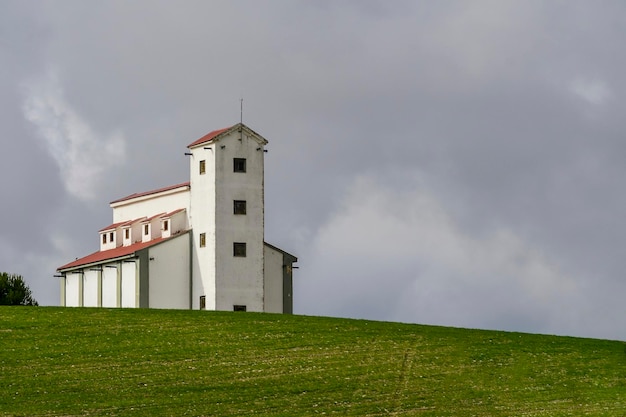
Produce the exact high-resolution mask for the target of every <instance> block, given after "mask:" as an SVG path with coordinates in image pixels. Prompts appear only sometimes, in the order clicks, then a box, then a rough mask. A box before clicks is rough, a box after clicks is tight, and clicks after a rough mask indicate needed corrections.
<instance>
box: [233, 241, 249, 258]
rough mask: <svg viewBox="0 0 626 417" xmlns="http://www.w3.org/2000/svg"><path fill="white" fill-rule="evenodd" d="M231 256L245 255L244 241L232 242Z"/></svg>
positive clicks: (242, 256)
mask: <svg viewBox="0 0 626 417" xmlns="http://www.w3.org/2000/svg"><path fill="white" fill-rule="evenodd" d="M233 256H238V257H241V258H245V257H246V244H245V243H244V242H235V243H233Z"/></svg>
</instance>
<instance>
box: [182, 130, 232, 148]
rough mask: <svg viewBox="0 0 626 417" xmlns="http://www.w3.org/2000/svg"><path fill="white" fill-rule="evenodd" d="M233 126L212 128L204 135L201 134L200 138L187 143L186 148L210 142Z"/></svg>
mask: <svg viewBox="0 0 626 417" xmlns="http://www.w3.org/2000/svg"><path fill="white" fill-rule="evenodd" d="M235 126H236V125H235ZM235 126H230V127H225V128H223V129H218V130H214V131H212V132H209V133H207V134H206V135H204V136H202V137H201V138H200V139H198V140H196V141H194V142H192V143H190V144H189V145H187V147H188V148H193V147H194V146H198V145H200V144H202V143H205V142H210V141H212V140H213V139H215V138H216V137H218V136H219V135H221V134H222V133H224V132H227V131H229V130H230V129H232V128H233V127H235Z"/></svg>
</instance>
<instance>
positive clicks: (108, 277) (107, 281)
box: [102, 265, 118, 307]
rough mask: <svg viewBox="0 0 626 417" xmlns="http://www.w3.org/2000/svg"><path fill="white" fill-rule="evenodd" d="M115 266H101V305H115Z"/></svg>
mask: <svg viewBox="0 0 626 417" xmlns="http://www.w3.org/2000/svg"><path fill="white" fill-rule="evenodd" d="M117 291H118V289H117V268H106V267H105V266H104V265H103V266H102V307H118V305H117Z"/></svg>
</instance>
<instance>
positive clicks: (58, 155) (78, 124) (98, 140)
mask: <svg viewBox="0 0 626 417" xmlns="http://www.w3.org/2000/svg"><path fill="white" fill-rule="evenodd" d="M23 91H24V96H25V97H24V101H23V105H22V112H23V114H24V117H25V119H26V120H28V121H29V122H30V123H32V124H33V125H34V126H35V127H37V129H38V133H39V137H40V139H41V140H42V142H43V144H44V145H45V148H46V150H47V151H48V152H49V153H50V155H51V156H52V157H53V158H54V160H55V161H56V163H57V165H58V166H59V169H60V172H61V177H62V179H63V183H64V185H65V188H66V189H67V191H68V192H69V193H70V194H72V195H74V196H75V197H78V198H79V199H81V200H91V199H93V198H94V197H95V196H96V194H97V190H98V185H99V183H100V181H101V180H102V177H103V176H104V174H105V173H106V171H107V170H108V169H110V168H111V167H113V166H116V165H119V164H122V163H123V162H124V159H125V148H126V141H125V139H124V136H123V135H122V134H121V133H119V132H116V133H113V134H111V135H109V136H107V137H104V136H103V135H101V134H99V133H98V132H95V131H94V130H93V129H92V127H91V126H90V125H89V124H88V123H87V121H85V120H84V119H83V118H81V116H80V115H79V113H78V112H77V111H76V110H75V109H74V108H72V106H71V105H70V104H69V103H68V102H67V101H66V100H65V98H64V95H63V89H62V87H61V85H60V83H59V81H58V79H57V78H56V77H55V76H54V74H49V75H48V76H47V77H45V78H43V79H41V80H38V81H34V82H30V83H28V84H24V86H23Z"/></svg>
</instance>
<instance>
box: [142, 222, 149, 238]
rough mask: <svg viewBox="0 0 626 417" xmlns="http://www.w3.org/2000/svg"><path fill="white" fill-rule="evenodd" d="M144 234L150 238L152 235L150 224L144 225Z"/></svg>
mask: <svg viewBox="0 0 626 417" xmlns="http://www.w3.org/2000/svg"><path fill="white" fill-rule="evenodd" d="M143 234H144V235H146V236H148V235H149V234H150V225H149V224H144V225H143Z"/></svg>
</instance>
